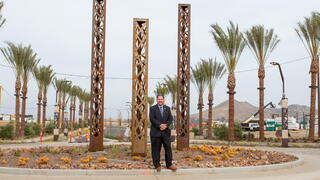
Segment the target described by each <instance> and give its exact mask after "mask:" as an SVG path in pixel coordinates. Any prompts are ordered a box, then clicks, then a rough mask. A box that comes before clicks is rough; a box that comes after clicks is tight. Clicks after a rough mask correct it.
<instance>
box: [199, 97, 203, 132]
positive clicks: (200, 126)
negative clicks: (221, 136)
mask: <svg viewBox="0 0 320 180" xmlns="http://www.w3.org/2000/svg"><path fill="white" fill-rule="evenodd" d="M202 108H203V97H202V94H199V101H198V110H199V133H200V135H201V136H202V135H203V126H202Z"/></svg>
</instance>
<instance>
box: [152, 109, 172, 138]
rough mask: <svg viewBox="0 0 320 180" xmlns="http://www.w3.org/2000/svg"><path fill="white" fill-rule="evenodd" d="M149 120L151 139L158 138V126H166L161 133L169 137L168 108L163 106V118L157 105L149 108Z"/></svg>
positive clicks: (170, 121)
mask: <svg viewBox="0 0 320 180" xmlns="http://www.w3.org/2000/svg"><path fill="white" fill-rule="evenodd" d="M149 119H150V122H151V129H150V136H151V137H160V136H161V130H160V124H167V128H166V129H165V130H164V131H163V133H166V134H167V135H169V136H170V135H171V130H170V129H169V128H170V125H171V124H172V115H171V110H170V107H169V106H166V105H163V117H162V116H161V112H160V109H159V106H158V104H156V105H154V106H151V107H150V112H149Z"/></svg>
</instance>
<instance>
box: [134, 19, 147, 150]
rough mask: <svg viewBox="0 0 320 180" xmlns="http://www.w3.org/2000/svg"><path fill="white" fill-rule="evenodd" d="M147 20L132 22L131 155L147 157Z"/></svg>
mask: <svg viewBox="0 0 320 180" xmlns="http://www.w3.org/2000/svg"><path fill="white" fill-rule="evenodd" d="M148 41H149V20H148V19H136V18H135V19H134V20H133V66H132V77H133V78H132V121H131V123H132V124H131V138H132V154H133V155H141V156H146V155H147V118H148V117H147V114H148V113H147V112H148V105H147V97H148Z"/></svg>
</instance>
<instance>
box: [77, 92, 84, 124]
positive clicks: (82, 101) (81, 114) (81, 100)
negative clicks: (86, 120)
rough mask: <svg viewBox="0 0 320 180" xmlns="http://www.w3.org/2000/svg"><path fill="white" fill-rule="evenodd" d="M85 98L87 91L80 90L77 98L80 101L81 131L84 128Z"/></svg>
mask: <svg viewBox="0 0 320 180" xmlns="http://www.w3.org/2000/svg"><path fill="white" fill-rule="evenodd" d="M84 96H85V91H84V90H83V89H81V88H80V89H79V92H78V94H77V97H78V99H79V124H80V128H81V129H82V128H83V103H84V98H85V97H84Z"/></svg>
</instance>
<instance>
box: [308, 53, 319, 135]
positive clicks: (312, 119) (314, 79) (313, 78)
mask: <svg viewBox="0 0 320 180" xmlns="http://www.w3.org/2000/svg"><path fill="white" fill-rule="evenodd" d="M310 71H311V86H310V88H311V101H310V125H309V126H310V127H309V140H314V128H315V110H316V107H315V105H316V84H317V72H318V61H317V60H316V59H313V60H312V62H311V70H310Z"/></svg>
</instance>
